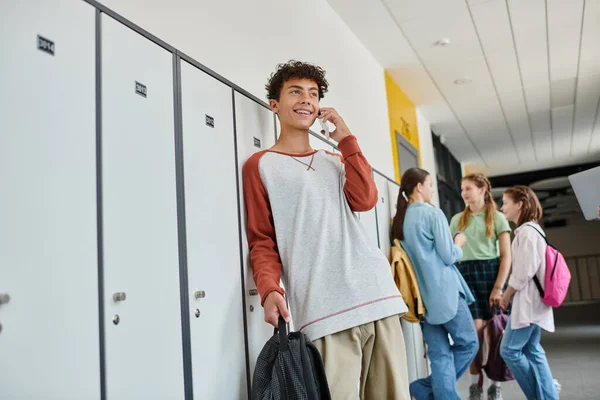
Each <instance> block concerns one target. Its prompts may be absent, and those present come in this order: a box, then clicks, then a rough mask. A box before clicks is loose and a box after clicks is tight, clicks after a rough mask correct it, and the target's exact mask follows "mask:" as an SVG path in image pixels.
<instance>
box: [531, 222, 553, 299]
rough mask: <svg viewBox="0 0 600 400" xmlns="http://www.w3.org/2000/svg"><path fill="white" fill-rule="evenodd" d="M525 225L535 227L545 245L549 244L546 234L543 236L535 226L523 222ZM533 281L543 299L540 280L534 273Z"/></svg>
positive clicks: (543, 294)
mask: <svg viewBox="0 0 600 400" xmlns="http://www.w3.org/2000/svg"><path fill="white" fill-rule="evenodd" d="M525 226H529V227H531V228H533V229H535V231H536V232H537V233H539V234H540V236H541V237H543V238H544V242H546V246H549V243H548V239H546V236H544V234H543V233H542V232H540V230H539V229H538V228H536V227H535V226H533V225H529V224H525ZM533 283H535V286H536V287H537V290H538V292H540V297H541V298H542V299H543V298H544V296H545V293H544V288H543V287H542V284H541V283H540V280H539V279H538V277H537V275H535V274H534V275H533Z"/></svg>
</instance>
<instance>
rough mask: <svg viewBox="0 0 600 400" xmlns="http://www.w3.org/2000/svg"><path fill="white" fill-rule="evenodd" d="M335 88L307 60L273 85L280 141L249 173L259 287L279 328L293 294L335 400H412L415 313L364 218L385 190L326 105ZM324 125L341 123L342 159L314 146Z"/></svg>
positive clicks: (299, 323) (291, 65)
mask: <svg viewBox="0 0 600 400" xmlns="http://www.w3.org/2000/svg"><path fill="white" fill-rule="evenodd" d="M327 88H328V83H327V81H326V79H325V71H324V70H323V69H321V68H320V67H317V66H314V65H311V64H307V63H303V62H299V61H290V62H288V63H286V64H280V65H279V66H278V68H277V71H276V72H275V73H274V74H272V75H271V78H270V80H269V82H268V84H267V85H266V89H267V92H268V99H269V105H270V107H271V109H272V110H273V112H274V113H276V114H277V116H278V117H279V122H280V125H281V135H280V137H279V140H278V141H277V143H276V144H275V146H273V147H272V148H270V149H269V150H264V151H260V152H258V153H255V154H254V155H253V156H251V157H250V158H249V159H248V161H247V162H246V163H245V164H244V167H243V183H244V198H245V203H246V213H247V218H248V224H247V227H248V228H247V229H248V245H249V247H250V258H251V264H252V270H253V276H254V280H255V282H256V285H257V288H258V292H259V294H260V296H261V302H262V305H263V308H264V315H265V321H266V322H268V323H270V324H272V325H273V326H277V321H278V318H279V316H280V315H281V316H282V317H283V318H284V319H285V320H286V321H287V322H289V321H290V313H289V311H288V309H287V307H286V301H285V299H284V294H286V295H287V300H288V302H289V306H290V310H291V312H292V315H293V316H294V324H295V327H296V328H297V330H299V331H301V332H303V333H305V334H306V335H307V336H308V337H309V338H310V340H312V341H313V342H314V344H315V345H316V347H317V348H318V349H319V352H320V353H321V356H322V358H323V362H324V365H325V371H326V373H327V379H328V383H329V386H330V391H331V396H332V398H333V399H358V398H359V397H360V399H406V400H408V399H410V395H409V393H408V387H409V385H408V375H407V367H406V353H405V347H404V338H403V333H402V328H401V325H400V319H399V315H401V314H403V313H405V312H406V310H407V308H406V305H405V304H404V302H403V300H402V297H401V295H400V293H399V292H398V289H397V288H396V285H395V283H394V281H393V279H392V275H391V271H390V266H389V263H388V261H387V259H386V258H385V256H384V255H383V253H382V252H381V251H379V249H377V248H373V247H371V246H370V245H369V241H368V238H367V235H366V233H365V231H364V229H363V228H362V226H361V223H360V221H359V219H358V216H357V214H356V213H357V212H365V211H369V210H371V209H372V208H373V207H374V206H375V205H376V204H377V201H378V194H377V187H376V186H375V182H374V181H373V178H372V169H371V166H370V165H369V163H368V162H367V160H366V159H365V157H364V155H363V154H362V152H361V149H360V147H359V146H358V143H357V141H356V137H355V136H353V135H352V133H351V132H350V130H349V129H348V127H347V126H346V124H345V123H344V120H343V119H342V118H341V117H340V116H339V114H338V113H337V111H336V110H335V109H333V108H326V107H320V105H319V101H320V100H321V99H322V98H323V95H324V94H325V92H327ZM317 117H319V118H322V120H323V121H326V122H331V123H333V124H334V125H335V127H336V129H335V130H334V131H333V132H331V138H332V139H333V140H335V141H337V142H338V147H339V150H340V151H341V156H340V155H338V154H334V153H330V152H326V151H315V150H313V149H312V148H311V147H310V144H309V140H308V135H309V133H308V130H309V128H310V127H311V126H312V125H313V124H314V122H315V119H316V118H317ZM280 279H281V280H282V281H283V284H284V286H285V288H286V291H287V293H284V290H283V288H282V287H281V286H280ZM359 383H360V388H359V387H358V386H359Z"/></svg>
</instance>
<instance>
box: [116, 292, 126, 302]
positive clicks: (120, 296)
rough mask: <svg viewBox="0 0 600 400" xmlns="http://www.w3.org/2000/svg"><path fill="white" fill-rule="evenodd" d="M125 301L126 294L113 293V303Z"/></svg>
mask: <svg viewBox="0 0 600 400" xmlns="http://www.w3.org/2000/svg"><path fill="white" fill-rule="evenodd" d="M125 300H127V294H126V293H125V292H117V293H113V301H114V302H115V303H116V302H119V301H125Z"/></svg>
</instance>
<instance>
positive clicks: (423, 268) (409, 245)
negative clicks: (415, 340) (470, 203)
mask: <svg viewBox="0 0 600 400" xmlns="http://www.w3.org/2000/svg"><path fill="white" fill-rule="evenodd" d="M403 228H404V240H403V241H402V246H403V247H404V249H405V250H406V253H407V254H408V256H409V257H410V260H411V261H412V263H413V266H414V268H415V273H416V274H417V280H418V281H419V289H420V291H421V296H423V303H424V304H425V309H426V312H425V319H426V320H427V322H428V323H430V324H432V325H439V324H444V323H446V322H448V321H450V320H451V319H452V318H454V316H455V315H456V312H457V307H458V296H459V294H460V295H462V296H463V297H464V298H465V300H466V302H467V304H471V303H473V302H474V301H475V299H474V298H473V295H472V294H471V291H470V290H469V287H468V286H467V284H466V282H465V280H464V279H463V277H462V275H461V274H460V272H459V271H458V269H457V268H456V267H455V266H454V263H455V262H458V261H459V260H460V259H461V257H462V249H461V248H460V247H459V246H457V245H455V244H454V242H453V241H452V237H451V236H450V228H449V226H448V221H447V219H446V216H445V215H444V213H443V212H442V211H441V210H440V209H437V208H434V207H433V206H431V205H429V204H425V203H412V204H411V205H410V206H409V207H408V210H407V211H406V217H405V219H404V226H403Z"/></svg>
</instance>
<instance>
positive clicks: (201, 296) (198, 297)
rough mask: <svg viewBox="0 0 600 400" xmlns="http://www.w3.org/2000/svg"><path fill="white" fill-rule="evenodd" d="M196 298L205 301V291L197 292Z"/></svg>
mask: <svg viewBox="0 0 600 400" xmlns="http://www.w3.org/2000/svg"><path fill="white" fill-rule="evenodd" d="M194 297H195V298H196V300H198V299H203V298H205V297H206V292H205V291H204V290H198V291H196V293H194Z"/></svg>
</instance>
